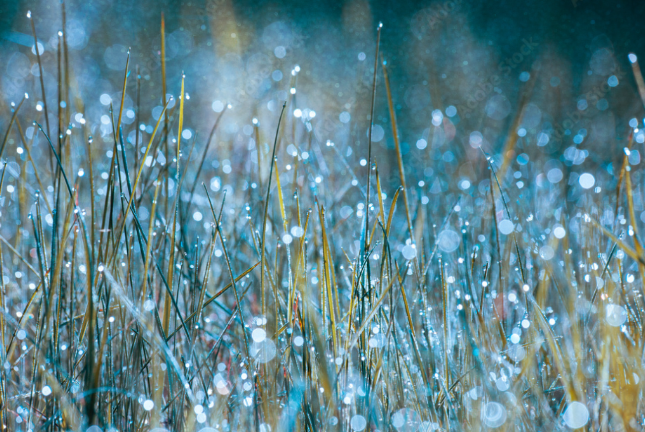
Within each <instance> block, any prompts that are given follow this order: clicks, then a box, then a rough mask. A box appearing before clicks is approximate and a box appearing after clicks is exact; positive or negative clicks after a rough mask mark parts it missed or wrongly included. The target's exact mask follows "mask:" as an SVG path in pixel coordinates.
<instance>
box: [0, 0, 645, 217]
mask: <svg viewBox="0 0 645 432" xmlns="http://www.w3.org/2000/svg"><path fill="white" fill-rule="evenodd" d="M64 8H65V12H66V15H67V24H66V29H65V33H66V38H67V44H68V46H69V53H68V62H69V65H70V75H69V76H70V89H71V92H72V97H79V98H80V99H82V101H83V104H84V105H83V113H82V114H81V115H80V117H79V116H77V115H76V114H75V113H76V111H80V106H79V105H78V103H77V104H74V103H72V104H73V107H72V110H71V119H70V120H71V123H72V126H74V127H78V126H79V120H80V119H81V118H85V119H86V120H87V127H89V129H90V131H89V133H90V134H91V135H92V136H93V137H94V138H95V142H98V143H99V148H100V146H101V145H105V149H106V150H109V149H110V148H111V147H112V143H113V137H112V126H111V124H110V121H109V106H110V104H111V103H113V104H114V106H115V110H117V109H118V106H119V104H120V100H121V88H122V82H123V71H124V68H125V61H126V56H127V50H128V47H131V60H130V65H131V67H130V69H131V70H132V71H133V73H136V70H137V68H138V70H139V74H140V77H141V79H140V109H139V116H140V124H139V127H138V130H139V133H140V134H141V136H140V138H141V140H140V142H144V143H145V142H147V140H148V139H149V136H150V135H149V134H150V133H151V132H152V129H153V126H154V124H155V122H156V120H157V119H158V118H159V114H160V112H161V106H162V102H163V94H162V91H161V67H160V65H161V60H160V54H161V53H160V23H161V17H162V13H164V14H165V25H166V50H167V55H166V61H167V73H166V74H167V84H168V85H167V94H169V95H174V96H175V97H176V96H177V95H178V93H179V88H180V83H181V75H182V71H183V72H184V73H185V75H186V92H187V94H188V95H189V97H190V99H189V100H187V101H186V103H187V110H188V111H187V115H186V118H185V123H184V128H185V129H186V131H184V138H185V139H187V140H188V141H187V142H189V143H190V142H191V140H193V139H195V137H196V139H197V143H196V149H198V150H199V149H201V148H203V145H204V141H205V139H206V137H207V136H208V133H209V131H210V128H211V127H212V125H213V123H214V121H215V118H216V117H217V115H218V113H221V112H222V111H223V110H224V108H225V107H226V106H227V105H228V104H230V106H231V108H230V109H229V110H228V111H227V113H226V114H225V117H224V118H223V122H222V124H221V126H220V127H219V129H218V131H217V134H216V136H215V141H214V145H213V146H212V148H211V150H210V152H209V157H208V160H207V163H206V165H205V169H204V176H205V177H206V178H207V179H210V181H211V188H212V189H213V190H218V189H220V187H223V186H224V185H225V184H231V185H234V184H236V182H237V180H235V179H233V178H232V179H230V180H228V179H227V176H229V174H231V173H232V174H231V176H233V175H235V174H243V175H245V176H248V175H249V174H250V173H252V172H253V171H255V170H257V165H254V164H256V163H257V162H256V160H257V157H254V156H253V154H254V153H253V151H254V150H253V149H255V142H254V139H255V136H254V134H253V127H252V120H253V118H256V119H257V120H258V121H259V125H260V128H259V130H260V136H259V139H260V144H261V145H265V143H266V145H268V144H270V143H272V138H273V134H274V133H275V126H276V124H277V118H278V116H279V112H280V107H281V105H282V102H283V101H285V100H287V99H288V97H289V96H290V94H291V88H292V86H294V88H296V89H297V93H296V94H295V95H294V99H293V101H292V103H291V104H290V105H289V108H288V111H289V112H287V117H286V122H285V127H286V128H287V129H293V131H294V133H293V135H292V137H291V138H289V139H288V140H289V141H294V142H288V143H285V144H284V145H282V148H281V150H280V151H281V153H280V154H281V155H283V154H284V152H289V153H291V150H288V149H289V147H288V144H293V145H295V146H296V147H297V148H298V149H299V150H300V151H302V150H303V149H304V147H303V146H305V144H307V141H308V140H309V139H310V136H309V135H308V134H307V132H309V131H308V129H307V128H309V129H312V131H313V137H312V139H313V141H314V144H313V145H314V147H313V148H314V149H316V148H318V149H322V150H320V151H315V152H314V153H315V157H316V158H317V164H318V167H317V169H320V173H322V174H323V175H331V174H334V173H341V174H346V173H347V167H351V168H352V170H356V171H357V173H358V172H359V170H360V166H361V165H362V164H361V159H363V158H366V153H367V130H368V128H369V124H370V121H369V112H370V111H369V110H370V99H371V86H372V77H373V65H374V54H375V43H376V33H377V32H376V29H377V26H378V23H379V22H382V23H383V30H382V36H381V54H382V58H383V60H384V61H385V62H386V64H387V67H388V75H389V79H390V82H391V91H392V99H393V103H394V109H395V112H396V118H397V121H398V125H399V136H400V143H401V153H402V155H403V159H404V162H405V165H406V171H407V175H408V182H409V184H411V185H412V186H413V187H415V188H416V189H415V191H413V193H417V195H415V196H427V197H429V199H431V198H432V194H438V193H452V192H455V193H461V191H468V190H472V191H474V192H475V195H477V193H476V192H477V191H476V189H475V188H476V187H477V185H478V184H480V181H481V180H482V178H483V179H484V180H483V181H484V182H487V181H488V180H487V178H488V175H487V174H486V173H485V172H484V171H483V170H485V168H486V165H485V162H482V161H483V159H482V158H481V154H480V152H479V150H478V149H477V147H479V146H482V148H483V149H484V150H485V151H486V152H487V153H490V154H492V155H493V156H494V157H497V160H498V161H500V162H501V158H500V155H501V154H502V152H503V149H504V146H505V145H506V143H507V142H508V141H509V139H510V138H511V137H512V139H513V140H514V141H516V144H515V148H514V154H513V157H512V160H513V163H514V164H517V165H515V169H517V170H518V171H515V172H513V171H514V170H508V171H505V172H504V173H503V174H505V175H507V178H506V180H505V181H506V182H508V181H511V182H516V181H518V180H520V183H522V185H524V183H525V182H526V184H532V183H533V182H537V183H538V184H541V182H542V183H544V182H547V181H548V182H550V183H551V184H553V185H557V184H560V183H561V185H564V191H563V192H564V193H565V194H574V196H570V197H569V198H570V200H574V201H575V199H577V196H576V195H575V193H576V191H568V190H567V187H566V185H567V184H569V183H572V184H576V183H577V182H576V178H577V177H576V176H577V175H578V174H577V171H581V170H586V171H591V172H593V173H594V174H595V176H596V177H597V178H598V181H599V182H600V181H601V180H604V181H611V179H612V178H614V172H613V171H614V170H613V163H615V162H616V161H618V160H619V158H621V157H622V156H621V155H622V153H621V150H620V149H621V148H622V147H623V146H624V145H625V142H626V139H627V136H628V134H629V132H630V131H631V128H630V121H631V122H632V125H631V126H632V127H633V126H635V125H637V124H640V123H642V119H643V116H644V115H645V112H644V111H643V103H642V102H641V100H640V98H639V96H638V92H637V89H636V84H635V81H634V77H633V74H632V69H631V64H630V61H629V59H628V54H630V53H634V54H635V55H636V56H639V55H643V56H644V57H645V41H644V40H643V38H642V37H640V35H641V31H640V28H641V26H642V22H643V18H645V15H644V11H645V4H644V3H641V2H621V1H615V2H601V4H598V3H596V2H592V1H589V0H557V1H527V2H522V4H518V3H517V2H513V1H499V2H482V1H467V0H448V1H397V2H394V1H389V2H385V1H383V2H376V1H372V2H370V1H365V0H347V1H333V2H330V1H318V2H293V1H284V2H269V1H247V0H239V1H233V0H212V1H206V0H193V1H182V2H179V1H135V2H133V1H127V2H126V1H106V0H94V1H75V0H73V1H67V2H66V3H65V6H64ZM28 10H31V11H32V14H33V17H34V22H35V26H36V31H37V34H38V40H39V44H40V45H39V49H40V50H41V51H42V62H43V68H44V83H45V88H46V92H47V94H46V97H47V101H48V104H49V106H50V109H49V116H50V118H49V123H50V125H57V117H56V115H57V112H56V111H57V110H56V109H55V106H56V103H57V98H58V93H57V76H58V74H57V60H56V59H57V45H58V36H57V33H58V31H60V30H61V26H62V24H61V23H62V19H61V13H62V12H61V10H62V8H61V4H60V2H58V1H4V2H3V3H2V4H1V6H0V12H1V13H0V20H1V21H0V29H1V37H0V58H2V59H3V62H2V64H3V66H2V68H1V69H0V73H1V81H0V88H1V95H2V96H1V97H0V112H2V113H3V114H2V115H0V129H2V130H4V128H5V127H6V125H7V124H8V122H9V119H10V104H11V103H12V102H13V103H18V102H19V101H20V99H21V98H22V95H23V94H24V93H25V92H28V93H29V94H30V95H31V97H30V99H29V100H28V101H27V103H26V104H25V106H24V107H23V108H22V111H21V112H22V114H24V115H26V116H27V118H39V117H37V116H39V115H42V113H40V112H39V111H38V108H41V109H42V106H40V107H39V104H40V103H41V102H42V101H41V99H42V97H41V93H40V92H41V91H40V84H39V70H38V66H37V63H36V56H35V48H34V47H33V37H32V35H31V27H30V22H29V20H28V19H27V11H28ZM173 105H174V102H171V104H170V106H171V107H172V106H173ZM75 110H76V111H75ZM136 110H137V107H136V80H135V79H134V76H133V75H131V79H130V81H129V84H128V91H127V95H126V98H125V106H124V115H123V121H122V123H123V128H124V136H127V137H128V142H130V143H131V144H132V145H133V143H134V141H135V130H136V129H137V125H136V121H135V118H136V115H135V113H136ZM41 122H42V119H41ZM635 122H636V123H635ZM296 124H297V125H302V126H299V127H300V128H301V130H302V133H298V132H297V131H296V130H295V126H294V125H296ZM52 127H53V126H52ZM52 133H54V132H52ZM171 133H176V125H175V127H174V129H173V132H171ZM26 134H27V137H28V138H29V137H30V136H31V135H32V134H33V129H30V128H27V131H26ZM99 137H100V138H102V139H99ZM78 138H81V137H80V135H79V137H78ZM372 140H373V142H374V144H375V147H374V149H375V150H374V161H376V162H377V163H378V165H379V170H380V172H381V177H382V182H383V183H384V189H386V190H388V191H389V192H388V193H391V191H392V190H393V189H394V188H395V187H397V186H398V185H399V184H400V180H399V178H398V173H397V172H396V165H395V164H392V162H393V161H395V153H394V139H393V135H392V127H391V121H390V115H389V113H388V107H387V99H386V92H385V87H384V82H383V72H382V69H381V68H380V67H379V71H378V84H377V95H376V109H375V118H374V129H373V135H372ZM12 141H13V139H11V140H10V141H9V143H10V144H11V143H12ZM636 141H637V142H639V143H640V142H643V141H645V135H643V133H642V132H640V134H637V135H636ZM331 143H333V144H334V147H335V150H334V151H333V152H332V151H331V150H329V151H328V149H325V145H324V144H328V145H331ZM44 144H45V142H44V141H43V140H42V139H39V137H37V138H36V139H35V140H34V149H36V150H38V151H41V152H42V151H43V149H44V147H42V146H43V145H44ZM188 145H190V144H188ZM309 145H311V144H309ZM186 148H189V147H186ZM83 149H84V146H83V145H79V146H78V154H77V155H76V157H78V161H77V163H76V165H82V161H83V159H84V156H83V151H84V150H83ZM267 151H268V147H267V146H265V149H264V152H265V153H266V152H267ZM200 153H201V152H199V151H196V152H194V154H193V156H192V158H196V157H198V154H200ZM35 154H37V152H35ZM256 155H257V154H256ZM4 156H5V157H7V158H8V159H9V160H11V158H19V157H22V158H24V154H22V155H21V154H18V153H16V146H9V147H8V148H7V150H6V152H5V155H4ZM341 156H342V158H341ZM313 157H314V155H312V159H313ZM162 158H163V155H162ZM343 158H344V163H341V160H342V159H343ZM103 159H105V160H102V159H100V160H97V163H98V164H101V163H107V162H109V159H108V158H103ZM157 160H158V161H159V159H157ZM630 161H631V162H633V163H635V164H638V163H640V154H639V152H638V150H636V152H635V154H634V156H633V157H632V158H631V159H630ZM162 162H163V159H162ZM285 163H286V162H285ZM285 163H281V169H283V168H284V165H285ZM363 166H364V165H363ZM29 168H30V167H29V166H27V169H29ZM392 168H394V170H393V169H392ZM522 169H523V170H522ZM360 172H364V168H363V171H360ZM549 174H550V175H549ZM265 175H266V174H265ZM361 175H362V174H361ZM540 175H541V177H540ZM572 175H573V176H574V177H573V180H571V179H572V177H571V176H572ZM636 175H637V174H636ZM286 177H289V176H286ZM339 178H341V179H342V180H339V184H337V185H336V187H341V186H342V184H343V183H346V182H348V181H349V179H350V178H351V177H348V176H340V177H339ZM522 179H523V180H522ZM284 181H286V182H289V181H290V179H286V180H284ZM213 182H215V183H216V184H213ZM318 183H320V182H318ZM635 183H636V184H638V177H636V178H635ZM312 184H313V186H314V187H323V186H322V185H320V186H318V185H316V184H314V183H313V182H312ZM247 187H248V186H247ZM518 187H519V186H518ZM471 188H472V189H471ZM520 189H521V187H520ZM639 191H640V189H639ZM471 195H472V194H471ZM637 195H638V194H637ZM425 201H426V202H427V201H428V199H426V200H425ZM465 207H466V206H465ZM642 207H643V206H642V200H640V199H638V198H637V209H639V210H642V209H643V208H642ZM471 211H474V210H472V207H471Z"/></svg>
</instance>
